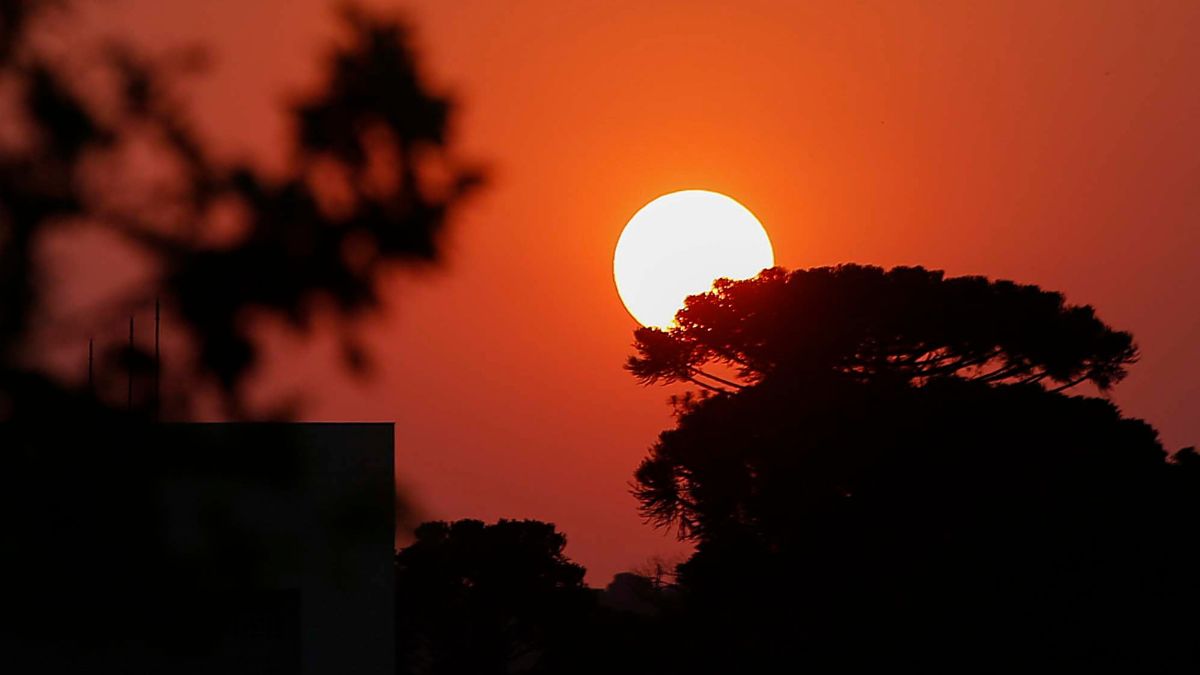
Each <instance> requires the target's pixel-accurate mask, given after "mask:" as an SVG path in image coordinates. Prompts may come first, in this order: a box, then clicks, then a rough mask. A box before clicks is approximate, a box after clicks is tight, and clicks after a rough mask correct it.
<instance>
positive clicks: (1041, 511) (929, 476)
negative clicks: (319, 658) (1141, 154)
mask: <svg viewBox="0 0 1200 675" xmlns="http://www.w3.org/2000/svg"><path fill="white" fill-rule="evenodd" d="M637 340H638V341H637V350H638V353H637V355H635V356H634V357H632V358H631V359H630V361H629V364H628V366H629V369H630V371H632V373H633V374H634V375H635V376H637V377H638V378H639V379H641V380H643V381H646V382H656V381H689V382H692V383H694V384H695V385H698V386H699V387H700V392H701V394H700V395H694V396H693V395H689V396H684V397H681V398H678V399H677V400H676V404H677V407H678V418H677V423H676V425H675V427H674V428H673V429H670V430H668V431H666V432H664V433H663V434H662V435H661V436H660V438H659V440H658V442H657V443H655V444H654V445H653V447H652V448H651V449H650V452H649V455H648V456H647V458H646V459H645V460H644V461H643V462H642V464H641V466H640V467H638V469H637V472H636V475H635V483H634V484H635V490H634V491H635V495H636V497H637V499H638V501H639V502H640V504H641V508H642V510H643V513H644V515H646V516H647V517H648V518H649V519H650V520H651V521H653V522H654V523H656V524H658V525H660V526H664V527H672V528H674V529H675V531H677V532H678V533H679V535H680V536H682V537H684V538H686V539H688V540H690V541H692V542H694V543H695V544H696V552H695V554H694V555H693V556H692V557H691V558H690V559H688V560H687V561H686V562H684V563H682V564H681V565H679V566H678V568H677V576H675V578H674V579H673V582H672V583H670V584H663V583H658V582H656V580H654V579H650V578H646V577H637V576H633V575H623V576H622V578H619V579H618V580H617V582H616V586H615V587H610V588H609V589H608V590H606V591H604V592H600V591H593V590H589V589H587V588H585V587H584V585H583V582H582V578H583V570H582V569H580V568H579V567H578V566H577V565H575V564H573V563H571V562H570V561H569V560H568V559H567V558H566V557H565V556H564V554H563V548H564V545H565V538H564V536H563V535H562V534H561V533H558V532H556V531H555V530H554V528H553V527H552V526H550V525H547V524H544V523H539V522H533V521H525V522H506V521H502V522H500V523H498V524H496V525H490V526H485V525H484V524H482V523H479V522H475V521H460V522H457V523H451V524H445V523H428V524H425V525H423V526H421V527H420V528H419V529H418V530H417V532H416V541H415V543H413V544H412V545H411V546H409V547H408V548H406V549H404V550H402V551H401V552H400V553H399V555H398V557H397V571H398V580H397V583H398V590H399V593H400V595H399V600H398V610H399V612H400V617H401V621H400V623H399V625H400V626H401V634H400V640H399V647H400V651H401V664H402V668H404V669H406V672H413V673H502V672H529V673H579V672H595V673H612V672H631V673H697V672H755V673H765V672H783V671H793V670H796V671H799V670H810V671H812V672H878V671H881V670H885V669H886V670H889V671H890V670H893V669H905V670H909V669H913V670H914V671H915V672H930V671H938V672H1021V671H1029V670H1041V669H1044V668H1049V669H1051V670H1054V671H1058V672H1095V671H1098V670H1102V669H1109V668H1117V669H1118V670H1123V671H1127V672H1188V671H1192V670H1194V669H1195V667H1196V666H1197V665H1198V663H1200V662H1198V661H1197V645H1198V643H1197V639H1198V638H1197V632H1196V631H1197V628H1200V625H1198V622H1197V617H1196V613H1195V608H1196V607H1197V606H1198V605H1197V601H1198V600H1200V593H1198V591H1200V581H1198V579H1197V575H1196V570H1197V569H1198V567H1197V564H1198V563H1200V549H1198V547H1197V541H1196V537H1195V525H1196V523H1197V522H1198V521H1197V517H1198V516H1200V457H1197V455H1196V453H1195V452H1194V451H1193V450H1192V449H1190V448H1188V449H1184V450H1181V451H1178V452H1176V453H1174V454H1168V452H1167V451H1166V450H1165V449H1164V448H1163V447H1162V445H1161V444H1160V442H1159V440H1158V437H1157V434H1156V432H1155V431H1154V429H1153V428H1152V427H1151V426H1150V425H1148V424H1146V423H1145V422H1143V421H1141V420H1136V419H1129V418H1126V417H1123V416H1122V415H1121V414H1120V411H1119V410H1118V409H1117V408H1116V407H1115V406H1114V405H1113V404H1112V403H1111V402H1110V401H1109V400H1107V399H1105V398H1104V397H1103V394H1104V393H1105V392H1107V391H1108V390H1109V389H1110V388H1111V387H1113V386H1115V385H1116V384H1117V383H1118V382H1119V381H1120V380H1121V379H1122V378H1123V377H1124V375H1125V372H1126V368H1127V367H1128V366H1129V365H1131V364H1132V363H1134V362H1135V361H1136V357H1137V351H1136V348H1135V346H1134V343H1133V340H1132V337H1131V336H1130V335H1129V334H1128V333H1122V332H1119V331H1116V330H1113V329H1112V328H1110V327H1108V326H1107V325H1105V324H1104V323H1102V322H1101V321H1100V320H1099V319H1097V318H1096V316H1095V314H1094V312H1093V311H1092V309H1091V308H1090V307H1079V306H1070V305H1067V304H1065V303H1064V300H1063V298H1062V296H1061V295H1059V294H1056V293H1051V292H1047V291H1043V290H1041V289H1039V288H1037V287H1034V286H1022V285H1017V284H1013V283H1010V282H989V281H988V280H986V279H983V278H978V277H968V278H945V277H944V276H943V275H942V274H941V273H938V272H930V271H927V270H924V269H921V268H896V269H893V270H890V271H884V270H882V269H879V268H874V267H861V266H856V265H846V266H841V267H837V268H821V269H812V270H798V271H795V272H785V271H783V270H779V269H775V270H769V271H767V272H764V273H763V274H762V275H761V276H759V277H758V278H756V279H752V280H748V281H743V282H720V283H719V284H718V286H717V288H716V289H715V290H714V291H713V292H712V293H709V294H707V295H703V296H698V297H694V298H691V299H690V300H689V302H688V305H687V307H686V309H684V310H683V311H681V312H680V314H679V316H678V327H676V328H672V329H671V330H669V331H659V330H653V329H643V330H640V331H638V333H637ZM1085 386H1086V387H1088V388H1089V389H1090V390H1091V392H1092V395H1082V394H1077V393H1074V388H1076V387H1079V388H1082V387H1085ZM631 590H632V591H633V595H632V597H633V598H635V601H632V602H631V601H630V597H631V596H630V591H631Z"/></svg>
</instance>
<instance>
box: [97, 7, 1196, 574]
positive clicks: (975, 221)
mask: <svg viewBox="0 0 1200 675" xmlns="http://www.w3.org/2000/svg"><path fill="white" fill-rule="evenodd" d="M99 4H100V5H101V8H102V9H101V10H97V11H94V12H93V16H94V20H95V21H96V23H97V25H102V26H104V27H105V29H107V30H112V31H118V32H121V33H122V34H124V35H134V36H136V37H137V39H139V40H141V41H143V42H144V43H145V44H147V45H149V46H150V47H152V48H157V47H162V46H166V45H170V44H177V43H179V42H181V41H191V42H198V43H201V44H204V45H207V46H209V47H210V48H211V50H212V53H213V55H214V57H215V67H214V70H213V71H212V72H211V73H210V74H209V75H208V76H206V77H205V78H203V79H201V80H199V81H197V82H196V83H195V86H194V87H191V88H190V89H189V90H188V91H189V92H190V97H191V99H192V101H193V102H194V104H195V110H196V114H197V119H198V120H199V121H200V123H201V125H202V127H203V129H204V130H205V131H206V132H207V133H208V134H210V135H211V136H212V138H214V139H215V140H216V141H218V142H219V145H220V147H221V148H222V149H224V150H225V151H228V152H239V153H240V152H253V153H258V154H261V155H271V154H272V153H274V154H276V155H277V154H278V152H279V147H280V146H281V143H280V139H282V138H283V134H284V133H285V130H286V127H285V126H284V118H283V117H282V116H281V115H280V110H281V104H282V103H283V102H285V101H286V100H287V96H288V95H289V94H291V93H295V92H297V91H301V90H303V87H304V86H306V85H308V84H311V83H312V82H313V76H314V74H315V73H316V72H317V71H316V69H315V66H316V64H317V63H318V62H319V57H320V54H321V51H320V50H321V48H322V45H323V44H324V41H326V40H328V39H331V38H332V37H333V36H335V35H336V28H337V23H336V22H335V21H334V13H333V11H332V10H331V6H330V4H329V3H326V2H318V1H316V0H269V1H268V0H257V1H255V2H245V1H244V0H207V1H205V2H190V3H184V2H170V3H164V2H161V0H108V2H101V3H99ZM371 4H372V5H375V6H379V7H386V8H395V9H399V10H402V11H404V12H405V14H406V16H408V17H409V19H410V22H411V24H412V25H413V26H414V28H415V30H416V36H417V43H418V45H419V46H420V48H421V54H422V57H423V60H424V64H425V66H427V68H426V72H427V73H428V74H429V76H430V80H431V82H433V83H434V84H435V85H436V86H437V87H438V88H441V89H444V90H446V91H451V92H453V93H454V94H455V96H456V98H457V99H458V100H459V101H460V103H461V109H460V115H459V116H458V118H457V121H456V131H457V134H456V139H457V140H458V141H459V142H460V147H461V149H462V154H463V155H464V156H468V157H475V158H478V159H480V160H483V161H485V162H486V163H487V165H488V166H489V167H490V178H491V185H490V186H489V187H488V188H487V190H486V191H485V192H484V193H482V194H481V195H480V196H479V197H478V198H477V199H475V200H474V201H473V202H472V203H471V204H470V206H469V208H467V209H466V210H465V211H464V212H463V213H462V217H461V218H460V219H458V220H457V222H455V223H453V235H452V237H451V238H450V239H449V242H448V243H449V247H448V252H449V254H450V255H449V256H448V260H447V264H446V265H445V266H444V267H442V268H441V269H439V270H437V271H434V272H432V273H430V274H428V275H423V276H420V277H414V276H411V275H409V276H406V277H404V278H398V279H396V280H395V281H394V283H393V284H392V285H393V286H394V291H395V292H394V306H395V311H394V312H392V314H391V315H390V316H389V317H388V318H387V319H386V320H385V321H382V322H380V323H378V324H376V325H373V326H372V327H371V328H370V329H369V335H370V338H371V344H372V345H373V346H374V348H375V349H376V352H377V353H378V354H379V356H380V357H381V358H380V363H379V365H380V370H379V373H378V374H377V376H376V378H375V379H374V380H372V381H370V382H368V383H364V384H354V383H351V382H348V381H345V380H343V379H342V378H340V377H338V376H335V375H331V374H330V373H331V372H332V370H333V363H334V360H333V359H334V357H333V353H334V352H333V350H332V343H329V344H322V345H318V346H317V347H316V348H314V349H312V350H311V351H310V352H305V353H304V354H303V358H298V357H297V353H296V351H295V350H294V349H290V348H285V349H282V350H280V351H279V352H278V353H279V354H281V355H283V356H280V357H279V358H277V359H276V362H275V363H274V365H273V366H271V367H269V368H268V370H267V373H266V376H265V378H264V379H266V380H268V381H270V382H272V388H275V387H285V386H296V385H300V386H304V387H306V388H307V389H308V390H310V391H311V392H312V397H311V404H310V406H309V408H308V409H307V411H308V417H310V418H312V419H329V420H344V419H345V420H358V419H364V420H395V421H396V425H397V453H398V454H397V460H398V466H399V467H400V472H401V480H402V483H403V485H404V486H405V487H406V488H408V490H409V491H410V495H411V496H412V497H413V498H414V499H415V500H416V501H417V503H418V505H419V506H420V507H421V508H422V510H423V512H424V514H425V515H426V516H429V517H440V518H459V517H467V516H472V517H480V518H484V519H494V518H497V517H530V518H539V519H544V520H549V521H553V522H555V523H557V524H558V525H559V526H560V527H561V528H562V529H563V530H565V531H566V533H567V534H568V537H569V541H570V543H569V545H568V549H567V550H568V553H569V554H570V555H571V556H572V557H574V558H575V559H577V560H578V561H580V562H581V563H583V564H584V565H586V566H587V567H588V568H589V570H590V571H591V575H590V577H589V578H590V581H592V583H601V584H602V583H605V582H607V580H608V578H609V577H610V576H611V574H613V573H614V572H616V571H620V570H621V569H625V568H628V567H631V566H636V565H638V564H639V563H641V562H642V561H643V560H644V559H645V558H647V557H648V556H650V555H652V554H654V553H661V552H668V551H672V550H679V545H678V544H675V543H673V541H672V540H671V538H669V537H666V536H664V535H663V534H661V533H656V532H655V531H653V530H652V529H650V528H649V527H648V526H645V525H643V524H642V523H641V520H640V518H639V517H638V515H637V513H636V510H635V502H634V500H633V499H632V497H630V496H629V494H628V481H629V480H630V478H631V475H632V471H633V469H634V468H635V467H636V465H637V463H638V461H639V460H640V459H641V457H642V456H643V454H644V452H645V450H646V448H647V447H648V446H649V445H650V444H651V443H652V442H653V441H654V439H655V436H656V434H657V433H658V432H659V431H661V430H662V429H664V428H666V427H667V426H668V425H669V424H670V423H671V419H670V415H669V409H668V406H667V405H666V403H665V400H666V397H667V394H668V392H666V391H664V390H662V389H657V388H649V389H647V388H642V387H640V386H638V385H637V384H636V383H635V382H634V380H633V378H631V377H630V376H629V375H628V374H627V373H625V372H624V371H623V370H622V369H621V365H622V362H623V360H624V358H625V357H626V356H627V355H628V353H629V352H630V347H629V345H630V343H631V341H632V330H633V328H634V327H635V324H634V322H633V320H632V319H631V318H630V317H629V316H628V315H627V314H626V313H625V310H624V309H623V307H622V305H621V303H620V301H619V299H618V298H617V295H616V292H615V290H614V286H613V282H612V276H611V274H612V269H611V264H612V252H613V247H614V245H615V244H616V241H617V237H618V235H619V234H620V231H621V227H622V226H623V224H624V223H625V221H626V220H627V219H628V218H629V217H630V216H631V215H632V214H633V213H634V212H635V211H636V210H637V209H638V208H639V207H640V206H642V205H643V204H645V203H646V202H647V201H649V200H650V199H652V198H654V197H655V196H657V195H660V194H663V193H665V192H669V191H672V190H677V189H683V188H706V189H711V190H717V191H720V192H724V193H727V194H729V195H731V196H733V197H735V198H736V199H738V200H739V201H741V202H742V203H743V204H745V205H746V206H747V207H748V208H750V209H751V210H752V211H753V212H754V213H755V214H757V215H758V217H759V218H760V219H761V220H762V222H763V223H764V225H765V226H766V228H767V230H768V232H769V233H770V235H771V238H772V240H773V242H774V246H775V251H776V258H777V260H778V262H779V263H780V264H782V265H785V266H788V267H798V266H813V265H828V264H835V263H840V262H847V261H854V262H862V263H872V264H878V265H884V266H891V265H897V264H922V265H925V266H927V267H932V268H939V269H945V270H946V271H947V272H949V273H951V274H984V275H987V276H991V277H1000V278H1010V279H1015V280H1018V281H1022V282H1032V283H1037V284H1041V285H1043V286H1045V287H1048V288H1052V289H1057V290H1061V291H1063V292H1065V293H1066V294H1067V296H1068V298H1069V299H1070V300H1071V301H1073V302H1077V303H1089V304H1092V305H1094V306H1095V307H1096V308H1097V309H1098V311H1099V314H1100V316H1101V317H1102V318H1103V319H1104V320H1106V321H1108V322H1109V323H1111V324H1113V325H1115V326H1117V327H1119V328H1122V329H1126V330H1131V331H1133V332H1134V334H1135V335H1136V337H1137V339H1138V343H1139V344H1140V346H1141V349H1142V353H1143V359H1142V362H1141V363H1139V364H1138V365H1137V366H1135V367H1134V369H1133V372H1132V375H1131V376H1130V377H1129V379H1128V380H1127V381H1126V382H1125V383H1124V384H1122V385H1121V386H1120V387H1119V388H1118V390H1117V391H1116V393H1115V396H1114V398H1115V400H1116V401H1117V402H1118V403H1119V404H1120V405H1121V406H1122V408H1123V409H1124V410H1125V411H1126V412H1127V413H1129V414H1131V415H1135V416H1140V417H1144V418H1146V419H1147V420H1149V421H1150V422H1151V423H1153V424H1154V425H1155V426H1157V427H1158V428H1159V429H1160V430H1161V432H1162V434H1163V438H1164V440H1165V442H1166V444H1167V445H1168V446H1169V447H1171V448H1173V449H1174V448H1178V447H1180V446H1183V445H1191V444H1200V415H1198V414H1197V412H1198V409H1200V408H1198V406H1197V402H1196V399H1197V393H1198V387H1200V385H1198V384H1197V382H1198V381H1200V313H1198V311H1197V309H1198V302H1197V299H1198V292H1197V288H1200V125H1198V124H1197V121H1198V120H1200V87H1198V86H1197V71H1198V69H1200V40H1197V39H1196V35H1197V34H1198V33H1200V3H1195V2H1180V3H1154V2H1125V3H1099V2H1079V3H1066V2H1054V3H1045V2H1015V3H1010V2H1006V3H993V4H995V6H994V7H992V6H988V5H987V4H985V3H954V2H945V3H941V2H938V3H934V2H928V3H922V2H886V3H885V2H879V3H842V2H834V3H827V4H819V3H783V2H763V1H760V0H739V1H738V2H698V1H696V0H689V1H687V2H654V3H647V2H583V1H579V0H572V1H571V2H562V1H558V0H544V1H534V0H526V1H501V0H495V1H491V2H483V1H470V2H468V1H463V0H456V1H453V2H448V1H430V2H402V3H387V2H382V1H380V2H374V3H371Z"/></svg>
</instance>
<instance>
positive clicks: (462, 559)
mask: <svg viewBox="0 0 1200 675" xmlns="http://www.w3.org/2000/svg"><path fill="white" fill-rule="evenodd" d="M415 534H416V541H415V542H414V543H412V544H411V545H410V546H408V547H406V548H403V549H401V550H400V552H399V553H398V554H397V555H396V587H397V593H398V595H397V610H398V612H399V620H398V633H397V634H398V645H397V647H398V650H399V661H400V665H401V671H402V672H411V673H476V674H478V675H485V674H487V673H514V672H530V673H532V672H560V671H558V670H556V669H555V667H554V666H553V663H554V661H555V659H556V658H560V656H561V654H560V653H554V650H555V649H556V648H557V649H559V650H561V649H562V648H563V646H564V645H565V644H566V643H569V642H571V641H573V640H575V639H578V637H577V636H578V633H579V631H580V628H581V625H580V622H581V621H582V620H583V618H584V617H585V616H586V615H587V613H588V612H589V610H590V609H591V608H592V606H593V605H594V600H593V598H592V596H591V593H590V592H589V591H588V589H587V588H586V587H585V586H584V584H583V576H584V569H583V568H582V567H580V566H579V565H577V564H575V563H573V562H571V561H570V560H568V559H567V558H566V557H565V556H564V555H563V548H564V547H565V546H566V537H564V536H563V535H562V534H561V533H559V532H557V531H556V530H555V529H554V526H553V525H551V524H548V523H543V522H539V521H532V520H524V521H516V520H501V521H499V522H498V523H495V524H492V525H486V524H484V523H483V522H481V521H478V520H459V521H456V522H453V523H445V522H429V523H424V524H422V525H421V526H419V527H418V528H417V529H416V532H415Z"/></svg>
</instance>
